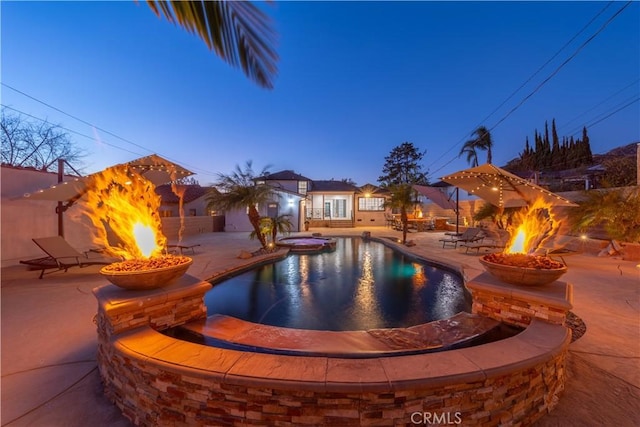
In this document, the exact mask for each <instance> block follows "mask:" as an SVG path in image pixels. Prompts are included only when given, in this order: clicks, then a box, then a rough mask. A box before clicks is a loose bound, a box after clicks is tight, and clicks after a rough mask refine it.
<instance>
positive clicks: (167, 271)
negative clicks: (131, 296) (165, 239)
mask: <svg viewBox="0 0 640 427" xmlns="http://www.w3.org/2000/svg"><path fill="white" fill-rule="evenodd" d="M192 263H193V260H192V259H191V258H189V257H186V256H182V255H178V256H175V255H165V256H160V257H153V258H149V259H132V260H127V261H122V262H116V263H113V264H110V265H108V266H106V267H103V268H102V269H101V270H100V274H102V275H103V276H104V277H105V278H106V279H107V280H109V281H110V282H111V283H113V284H114V285H116V286H119V287H121V288H124V289H131V290H145V289H156V288H160V287H163V286H167V285H170V284H172V283H173V282H175V281H176V280H177V279H178V278H180V277H181V276H182V275H183V274H185V273H186V272H187V270H188V269H189V266H191V264H192Z"/></svg>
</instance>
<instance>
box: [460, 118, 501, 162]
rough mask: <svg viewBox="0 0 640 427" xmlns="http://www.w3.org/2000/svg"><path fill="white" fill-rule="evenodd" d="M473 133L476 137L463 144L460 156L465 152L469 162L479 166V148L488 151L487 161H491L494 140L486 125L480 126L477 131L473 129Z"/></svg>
mask: <svg viewBox="0 0 640 427" xmlns="http://www.w3.org/2000/svg"><path fill="white" fill-rule="evenodd" d="M472 135H475V138H473V139H470V140H468V141H467V142H465V143H464V145H463V146H462V149H461V150H460V154H458V157H460V156H462V155H463V154H466V155H467V162H468V163H469V164H470V165H471V166H472V167H475V166H478V151H477V150H478V149H480V150H486V152H487V163H491V148H492V147H493V141H492V140H491V133H490V132H489V129H487V128H486V127H484V126H480V127H478V129H476V130H475V131H473V133H472Z"/></svg>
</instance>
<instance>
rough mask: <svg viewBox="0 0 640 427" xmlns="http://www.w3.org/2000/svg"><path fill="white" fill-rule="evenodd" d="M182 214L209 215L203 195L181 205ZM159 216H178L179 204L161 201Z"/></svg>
mask: <svg viewBox="0 0 640 427" xmlns="http://www.w3.org/2000/svg"><path fill="white" fill-rule="evenodd" d="M182 211H183V212H184V216H209V215H208V213H207V201H206V200H205V196H202V197H198V198H197V199H195V200H192V201H191V202H189V203H184V204H183V205H182ZM160 216H162V217H179V216H180V205H178V204H176V203H171V204H168V203H163V204H162V205H161V206H160Z"/></svg>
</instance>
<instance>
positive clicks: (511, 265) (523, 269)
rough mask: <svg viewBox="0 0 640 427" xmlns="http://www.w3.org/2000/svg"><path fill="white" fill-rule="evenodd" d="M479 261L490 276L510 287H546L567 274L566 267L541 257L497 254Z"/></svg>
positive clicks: (485, 256)
mask: <svg viewBox="0 0 640 427" xmlns="http://www.w3.org/2000/svg"><path fill="white" fill-rule="evenodd" d="M479 261H480V263H481V264H482V265H483V266H484V268H485V270H487V272H489V273H490V274H491V275H492V276H494V277H496V278H498V279H500V280H502V281H503V282H506V283H510V284H512V285H522V286H543V285H548V284H549V283H552V282H555V281H556V280H558V279H559V278H560V276H562V275H563V274H564V273H566V272H567V266H566V265H564V264H562V263H560V262H557V261H554V260H552V259H550V258H548V257H543V256H535V255H525V254H504V253H498V254H487V255H484V256H483V257H482V258H480V259H479Z"/></svg>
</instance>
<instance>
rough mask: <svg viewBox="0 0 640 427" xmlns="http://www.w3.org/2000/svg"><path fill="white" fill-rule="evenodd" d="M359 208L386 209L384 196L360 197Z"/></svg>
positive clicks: (365, 209) (367, 209) (361, 209)
mask: <svg viewBox="0 0 640 427" xmlns="http://www.w3.org/2000/svg"><path fill="white" fill-rule="evenodd" d="M358 210H360V211H384V197H358Z"/></svg>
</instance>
